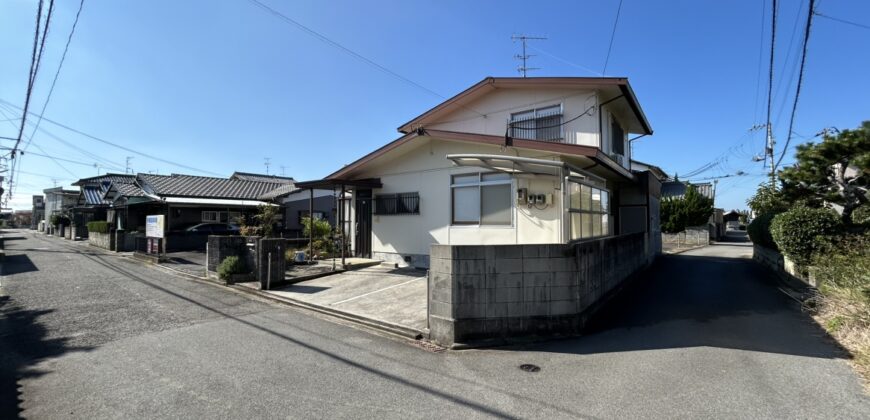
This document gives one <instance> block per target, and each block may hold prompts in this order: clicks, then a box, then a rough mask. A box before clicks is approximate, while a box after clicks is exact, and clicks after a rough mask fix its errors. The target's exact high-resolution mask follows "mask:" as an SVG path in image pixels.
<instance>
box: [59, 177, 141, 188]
mask: <svg viewBox="0 0 870 420" xmlns="http://www.w3.org/2000/svg"><path fill="white" fill-rule="evenodd" d="M103 182H111V183H115V184H118V183H127V184H129V183H131V182H136V175H129V174H126V175H125V174H105V175H98V176H92V177H90V178H82V179H80V180H78V181H76V182H74V183H73V184H72V185H75V186H80V185H86V184H101V183H103Z"/></svg>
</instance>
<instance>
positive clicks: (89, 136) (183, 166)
mask: <svg viewBox="0 0 870 420" xmlns="http://www.w3.org/2000/svg"><path fill="white" fill-rule="evenodd" d="M0 103H4V104H7V105H9V106H12V107H13V108H15V109H17V110H19V111H20V110H21V108H19V107H17V106H15V105H14V104H12V103H10V102H9V101H6V100H4V99H0ZM30 114H32V115H36V114H34V113H32V112H31V113H30ZM42 119H43V120H45V121H48V122H50V123H51V124H54V125H56V126H58V127H61V128H65V129H67V130H69V131H72V132H73V133H76V134H79V135H81V136H84V137H87V138H89V139H92V140H95V141H98V142H100V143H103V144H108V145H109V146H112V147H116V148H118V149H121V150H125V151H128V152H130V153H135V154H137V155H139V156H142V157H146V158H148V159H153V160H156V161H158V162H163V163H166V164H169V165H172V166H176V167H179V168H184V169H189V170H191V171H196V172H200V173H204V174H209V175H214V176H218V177H221V176H223V175H221V174H219V173H216V172H211V171H206V170H204V169H199V168H194V167H192V166H189V165H185V164H183V163H178V162H173V161H171V160H168V159H163V158H161V157H157V156H154V155H151V154H148V153H144V152H140V151H138V150H135V149H131V148H129V147H126V146H121V145H120V144H117V143H113V142H111V141H108V140H105V139H101V138H99V137H97V136H94V135H92V134H88V133H85V132H84V131H81V130H77V129H75V128H72V127H70V126H68V125H66V124H63V123H60V122H57V121H54V120H52V119H49V118H48V117H42Z"/></svg>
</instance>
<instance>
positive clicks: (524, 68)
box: [511, 34, 547, 77]
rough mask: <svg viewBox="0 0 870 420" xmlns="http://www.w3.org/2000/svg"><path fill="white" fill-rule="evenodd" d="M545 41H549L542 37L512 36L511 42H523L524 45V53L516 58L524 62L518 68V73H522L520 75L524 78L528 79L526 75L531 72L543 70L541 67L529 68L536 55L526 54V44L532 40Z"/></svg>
mask: <svg viewBox="0 0 870 420" xmlns="http://www.w3.org/2000/svg"><path fill="white" fill-rule="evenodd" d="M544 39H547V38H546V37H542V36H528V35H522V34H520V35H511V41H514V42H516V41H522V43H523V53H522V54H517V55H515V56H514V58H515V59H517V60H521V61H522V62H523V65H522V66H519V67H517V71H518V72H520V74H522V75H523V77H526V73H528V71H529V70H540V69H541V68H540V67H529V66H528V61H529V58H531V57H534V54H526V42H528V41H530V40H544Z"/></svg>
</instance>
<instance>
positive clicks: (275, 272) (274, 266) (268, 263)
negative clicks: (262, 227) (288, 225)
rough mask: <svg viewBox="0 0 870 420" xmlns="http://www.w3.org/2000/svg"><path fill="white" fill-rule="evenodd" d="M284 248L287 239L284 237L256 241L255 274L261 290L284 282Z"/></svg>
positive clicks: (285, 247)
mask: <svg viewBox="0 0 870 420" xmlns="http://www.w3.org/2000/svg"><path fill="white" fill-rule="evenodd" d="M286 249H287V241H285V240H284V239H267V238H263V239H260V240H259V241H258V245H257V266H256V274H257V279H259V280H260V289H261V290H269V289H270V286H274V285H279V284H281V283H283V282H284V271H285V270H286V268H285V267H284V265H285V264H286V262H285V260H284V252H285V251H286ZM270 256H271V258H270Z"/></svg>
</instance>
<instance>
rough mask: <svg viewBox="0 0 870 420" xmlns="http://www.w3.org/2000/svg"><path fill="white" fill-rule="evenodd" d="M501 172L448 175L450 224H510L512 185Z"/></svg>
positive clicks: (508, 177)
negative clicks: (450, 205) (450, 210)
mask: <svg viewBox="0 0 870 420" xmlns="http://www.w3.org/2000/svg"><path fill="white" fill-rule="evenodd" d="M512 185H513V184H512V182H511V177H510V175H509V174H505V173H500V172H498V173H474V174H463V175H454V176H453V177H452V178H451V183H450V189H451V200H452V223H453V224H454V225H496V226H497V225H508V226H509V225H511V224H512V222H513V219H512V217H513V216H512V215H513V211H512V210H513V206H512V203H513V188H512Z"/></svg>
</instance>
